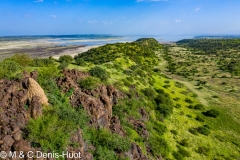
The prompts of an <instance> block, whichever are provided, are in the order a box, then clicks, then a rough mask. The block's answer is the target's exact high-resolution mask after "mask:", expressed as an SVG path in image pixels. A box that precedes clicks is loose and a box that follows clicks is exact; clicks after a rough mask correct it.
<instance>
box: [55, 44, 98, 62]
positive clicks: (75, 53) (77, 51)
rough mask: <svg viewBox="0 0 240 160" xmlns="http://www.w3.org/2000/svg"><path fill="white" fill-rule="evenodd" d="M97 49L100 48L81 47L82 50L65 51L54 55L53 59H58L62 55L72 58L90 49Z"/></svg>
mask: <svg viewBox="0 0 240 160" xmlns="http://www.w3.org/2000/svg"><path fill="white" fill-rule="evenodd" d="M96 47H99V46H85V47H80V48H77V49H74V50H72V49H69V50H65V51H63V52H61V53H60V54H58V55H54V56H53V58H55V59H58V58H59V57H60V56H61V55H70V56H72V57H74V56H76V55H78V54H79V53H83V52H86V51H88V50H89V49H91V48H96Z"/></svg>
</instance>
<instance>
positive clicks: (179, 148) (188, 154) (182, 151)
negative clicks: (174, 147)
mask: <svg viewBox="0 0 240 160" xmlns="http://www.w3.org/2000/svg"><path fill="white" fill-rule="evenodd" d="M178 153H179V154H181V155H182V156H183V157H190V156H191V154H190V153H189V152H188V151H187V150H186V149H184V148H183V147H181V146H178Z"/></svg>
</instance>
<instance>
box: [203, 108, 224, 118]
mask: <svg viewBox="0 0 240 160" xmlns="http://www.w3.org/2000/svg"><path fill="white" fill-rule="evenodd" d="M202 114H203V115H205V116H208V117H214V118H217V117H218V116H219V114H220V113H219V111H217V110H215V109H210V110H208V111H206V112H202Z"/></svg>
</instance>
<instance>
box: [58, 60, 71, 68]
mask: <svg viewBox="0 0 240 160" xmlns="http://www.w3.org/2000/svg"><path fill="white" fill-rule="evenodd" d="M68 66H69V63H68V62H67V61H62V62H61V63H60V64H59V66H58V69H60V70H62V69H65V68H67V67H68Z"/></svg>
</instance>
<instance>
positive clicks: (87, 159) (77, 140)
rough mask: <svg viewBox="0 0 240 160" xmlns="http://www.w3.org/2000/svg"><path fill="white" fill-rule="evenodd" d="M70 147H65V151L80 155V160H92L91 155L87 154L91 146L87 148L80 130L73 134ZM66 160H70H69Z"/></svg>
mask: <svg viewBox="0 0 240 160" xmlns="http://www.w3.org/2000/svg"><path fill="white" fill-rule="evenodd" d="M70 144H72V145H70V146H68V147H67V150H68V151H69V152H71V153H79V152H80V153H81V160H93V155H92V154H91V153H89V149H90V148H94V147H93V146H88V145H87V144H86V143H85V142H84V140H83V137H82V130H81V129H78V130H77V132H76V133H75V134H73V135H72V136H71V138H70ZM67 160H71V159H70V158H69V159H67Z"/></svg>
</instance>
